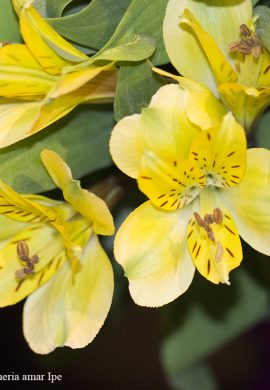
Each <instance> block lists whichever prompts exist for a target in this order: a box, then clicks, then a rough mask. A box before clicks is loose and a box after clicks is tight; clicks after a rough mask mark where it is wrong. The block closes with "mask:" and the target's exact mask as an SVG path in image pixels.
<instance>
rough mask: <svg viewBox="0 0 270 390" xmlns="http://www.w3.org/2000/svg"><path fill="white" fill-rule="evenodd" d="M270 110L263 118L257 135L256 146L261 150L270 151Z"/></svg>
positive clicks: (257, 129)
mask: <svg viewBox="0 0 270 390" xmlns="http://www.w3.org/2000/svg"><path fill="white" fill-rule="evenodd" d="M269 123H270V110H268V111H266V112H265V113H264V114H263V116H262V117H261V119H260V121H259V123H258V126H257V128H256V133H255V145H256V146H257V147H260V148H267V149H270V126H269Z"/></svg>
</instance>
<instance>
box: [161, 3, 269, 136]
mask: <svg viewBox="0 0 270 390" xmlns="http://www.w3.org/2000/svg"><path fill="white" fill-rule="evenodd" d="M163 34H164V41H165V46H166V50H167V52H168V55H169V57H170V59H171V62H172V64H173V65H174V66H175V68H176V69H177V70H178V72H179V73H180V74H181V75H182V76H185V77H188V78H191V79H193V80H195V81H197V82H199V83H202V84H203V85H205V86H208V87H209V88H210V89H211V90H212V91H213V92H214V93H215V95H216V96H220V98H221V100H222V102H223V103H224V105H225V106H226V107H227V108H228V110H230V111H232V112H233V113H234V115H235V116H236V118H237V120H238V121H239V122H240V123H241V124H242V125H243V126H244V127H245V129H246V130H247V131H248V130H249V129H250V127H251V125H252V123H253V121H254V119H255V118H256V116H257V115H259V114H260V113H261V112H262V111H263V110H264V109H265V107H266V106H267V105H269V103H270V54H269V53H268V51H267V50H266V49H265V48H263V47H262V46H261V43H260V41H259V40H258V38H257V37H256V35H255V32H254V24H253V20H252V3H251V0H243V1H240V2H239V1H235V2H233V1H226V0H224V1H222V0H221V1H216V0H210V1H207V2H203V1H196V0H169V2H168V6H167V11H166V15H165V19H164V29H163Z"/></svg>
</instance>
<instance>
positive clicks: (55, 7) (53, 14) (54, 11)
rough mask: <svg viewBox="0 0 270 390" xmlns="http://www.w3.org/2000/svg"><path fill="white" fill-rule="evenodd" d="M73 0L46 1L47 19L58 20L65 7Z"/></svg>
mask: <svg viewBox="0 0 270 390" xmlns="http://www.w3.org/2000/svg"><path fill="white" fill-rule="evenodd" d="M72 1H73V0H57V1H55V0H47V2H46V5H47V12H48V15H49V18H60V17H61V15H62V13H63V11H64V9H65V7H66V6H67V5H68V4H70V3H71V2H72Z"/></svg>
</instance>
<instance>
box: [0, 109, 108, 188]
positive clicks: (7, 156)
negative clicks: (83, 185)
mask: <svg viewBox="0 0 270 390" xmlns="http://www.w3.org/2000/svg"><path fill="white" fill-rule="evenodd" d="M113 124H114V120H113V113H112V110H111V109H107V110H106V109H105V108H104V106H102V109H100V108H99V107H98V106H94V107H93V106H91V107H89V106H86V105H85V106H81V107H79V108H77V109H75V110H74V111H73V112H72V113H71V114H69V115H68V116H67V117H65V118H63V119H61V120H59V121H58V122H56V123H54V124H52V125H51V126H49V127H48V128H47V129H45V130H43V131H42V132H39V133H37V134H35V135H33V136H31V137H29V138H27V139H25V140H23V141H21V142H18V143H17V144H15V145H12V146H10V147H7V148H4V149H2V150H1V153H0V178H1V179H2V180H3V181H5V182H6V183H8V184H9V185H11V186H12V187H13V188H14V189H15V190H17V191H19V192H24V193H36V192H43V191H48V190H50V189H52V188H54V187H55V185H54V184H53V182H52V181H51V179H50V178H49V176H48V174H47V172H46V170H45V169H44V167H43V165H42V163H41V160H40V157H39V155H40V152H41V150H42V149H44V148H47V149H52V150H54V151H55V152H57V153H59V154H60V155H61V157H62V158H63V159H64V160H65V161H66V162H67V163H68V164H69V165H70V167H71V169H72V172H73V174H74V176H76V177H81V176H83V175H86V174H87V173H90V172H92V171H95V170H97V169H101V168H104V167H106V166H108V165H110V164H111V159H110V156H109V152H108V140H109V136H110V132H111V129H112V127H113Z"/></svg>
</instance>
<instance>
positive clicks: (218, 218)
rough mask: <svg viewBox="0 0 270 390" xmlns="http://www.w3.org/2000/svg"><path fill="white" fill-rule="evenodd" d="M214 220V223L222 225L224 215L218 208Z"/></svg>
mask: <svg viewBox="0 0 270 390" xmlns="http://www.w3.org/2000/svg"><path fill="white" fill-rule="evenodd" d="M213 218H214V222H216V223H218V224H220V223H221V222H222V220H223V213H222V211H221V210H220V209H219V208H218V207H217V208H216V209H215V210H214V211H213Z"/></svg>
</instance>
